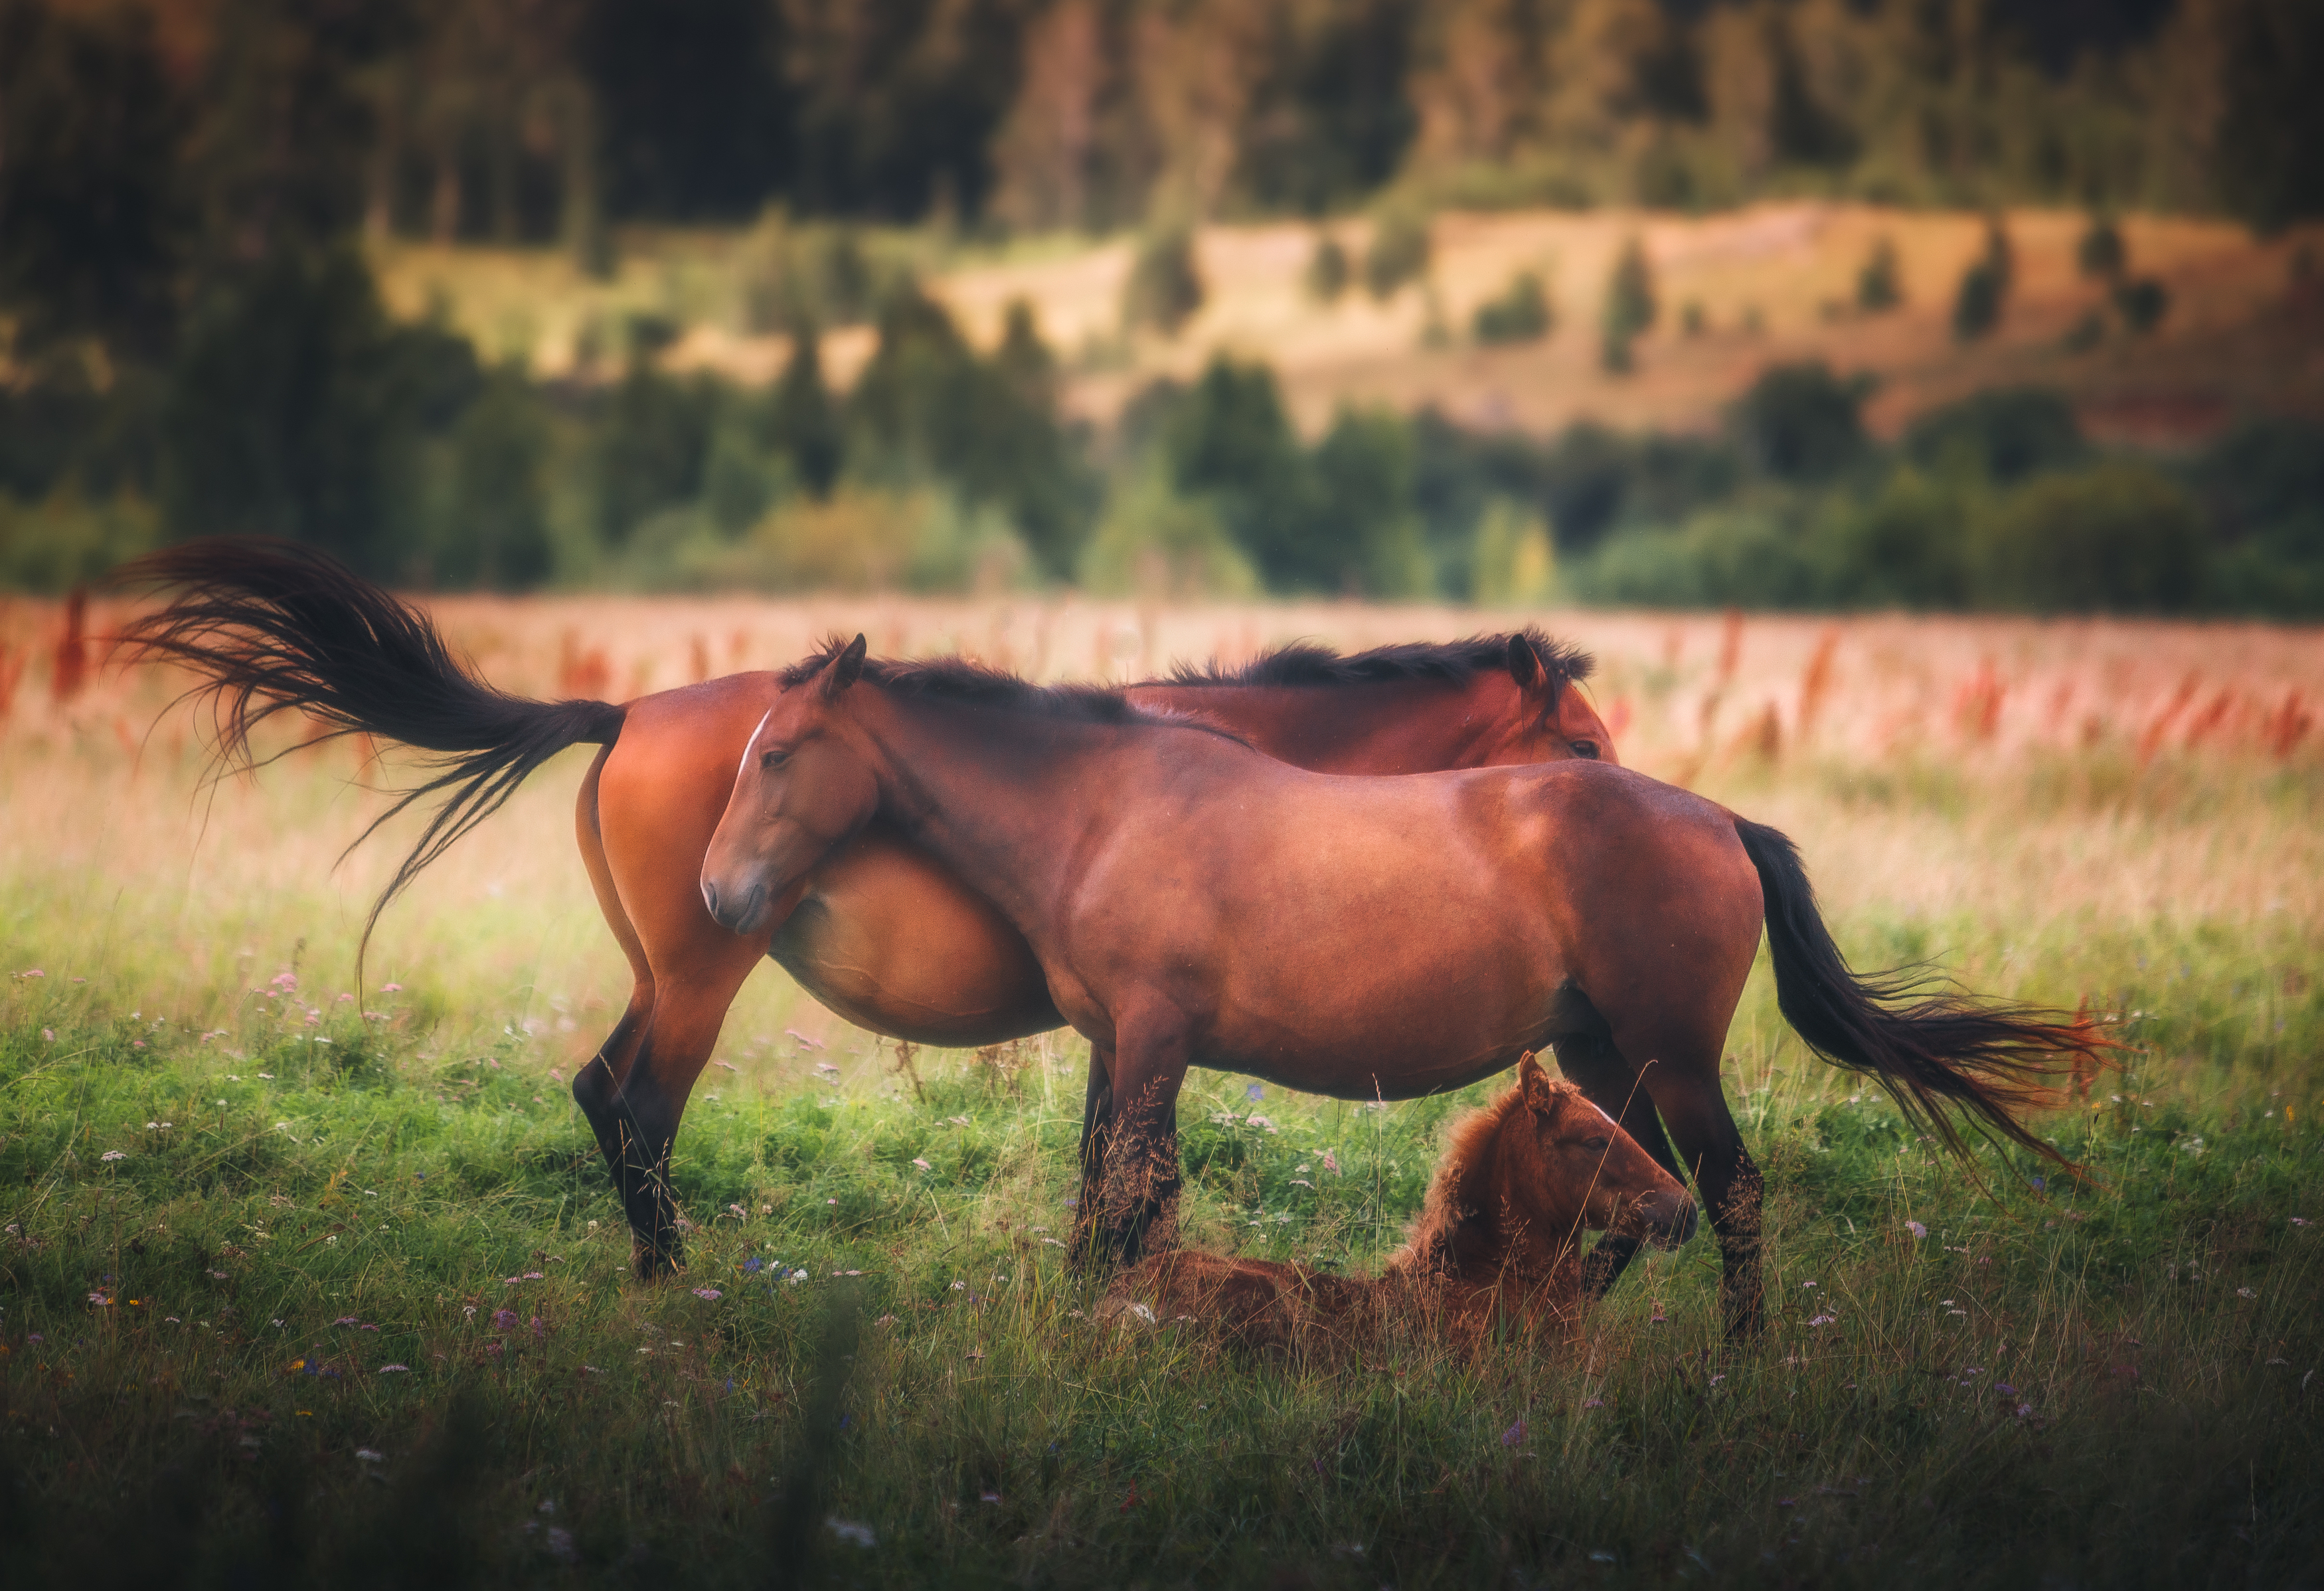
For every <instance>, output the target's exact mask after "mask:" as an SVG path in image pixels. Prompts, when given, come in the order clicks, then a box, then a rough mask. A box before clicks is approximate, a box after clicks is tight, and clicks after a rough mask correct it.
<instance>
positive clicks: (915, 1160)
mask: <svg viewBox="0 0 2324 1591" xmlns="http://www.w3.org/2000/svg"><path fill="white" fill-rule="evenodd" d="M912 1163H913V1164H914V1165H916V1166H918V1167H919V1168H920V1170H923V1171H933V1170H936V1168H935V1167H934V1166H932V1165H930V1164H928V1162H927V1161H924V1160H922V1159H920V1158H919V1156H918V1155H914V1156H913V1157H912Z"/></svg>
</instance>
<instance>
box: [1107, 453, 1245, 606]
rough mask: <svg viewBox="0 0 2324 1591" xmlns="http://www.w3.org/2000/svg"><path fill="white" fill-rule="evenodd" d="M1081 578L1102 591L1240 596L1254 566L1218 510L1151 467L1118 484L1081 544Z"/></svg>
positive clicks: (1172, 596) (1174, 596)
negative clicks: (1183, 492) (1185, 492)
mask: <svg viewBox="0 0 2324 1591" xmlns="http://www.w3.org/2000/svg"><path fill="white" fill-rule="evenodd" d="M1079 573H1080V577H1081V583H1082V585H1083V586H1084V587H1086V588H1087V589H1088V590H1090V591H1092V592H1094V593H1096V594H1097V595H1098V596H1101V597H1165V598H1169V599H1172V600H1184V599H1190V598H1194V597H1255V596H1257V595H1258V593H1259V571H1258V570H1256V569H1253V568H1252V567H1251V564H1250V560H1249V559H1248V558H1245V557H1244V556H1243V554H1242V551H1241V550H1240V548H1238V547H1237V546H1236V545H1235V544H1234V539H1233V538H1232V537H1231V536H1230V535H1228V534H1227V531H1226V527H1225V526H1224V525H1223V524H1222V523H1220V522H1219V516H1218V513H1217V510H1216V509H1215V508H1214V507H1213V505H1212V504H1211V503H1209V502H1208V501H1206V500H1204V499H1203V498H1199V497H1185V496H1182V495H1179V494H1178V493H1176V492H1175V491H1173V490H1172V489H1171V486H1170V483H1169V481H1168V479H1167V477H1166V476H1164V475H1163V474H1162V472H1160V471H1158V470H1148V471H1145V472H1143V473H1141V474H1140V475H1139V476H1137V477H1136V478H1135V479H1133V480H1130V481H1128V482H1125V483H1123V484H1121V485H1120V486H1117V487H1116V488H1115V490H1114V493H1113V496H1112V499H1111V502H1110V503H1109V504H1107V507H1106V512H1105V517H1104V518H1103V519H1102V520H1100V521H1099V522H1098V527H1097V532H1096V533H1095V534H1094V535H1093V536H1092V537H1091V538H1090V541H1089V544H1088V545H1087V546H1086V547H1084V549H1083V550H1082V555H1081V562H1080V569H1079Z"/></svg>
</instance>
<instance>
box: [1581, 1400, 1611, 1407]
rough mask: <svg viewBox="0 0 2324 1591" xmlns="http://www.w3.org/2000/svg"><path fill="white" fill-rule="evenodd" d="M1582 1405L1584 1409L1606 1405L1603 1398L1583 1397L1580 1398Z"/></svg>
mask: <svg viewBox="0 0 2324 1591" xmlns="http://www.w3.org/2000/svg"><path fill="white" fill-rule="evenodd" d="M1605 1406H1606V1400H1605V1399H1603V1398H1584V1399H1582V1407H1583V1408H1584V1409H1603V1408H1604V1407H1605Z"/></svg>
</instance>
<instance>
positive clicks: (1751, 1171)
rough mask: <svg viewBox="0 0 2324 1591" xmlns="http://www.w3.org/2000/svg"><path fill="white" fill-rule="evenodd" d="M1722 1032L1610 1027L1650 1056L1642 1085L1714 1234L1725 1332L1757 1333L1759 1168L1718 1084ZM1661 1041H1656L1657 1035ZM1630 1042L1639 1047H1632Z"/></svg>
mask: <svg viewBox="0 0 2324 1591" xmlns="http://www.w3.org/2000/svg"><path fill="white" fill-rule="evenodd" d="M1720 1028H1721V1031H1720V1032H1718V1033H1716V1034H1713V1035H1710V1036H1708V1037H1705V1036H1703V1035H1694V1036H1691V1037H1690V1036H1683V1035H1681V1034H1675V1033H1665V1034H1662V1035H1650V1034H1646V1033H1639V1034H1636V1035H1632V1034H1628V1033H1625V1032H1624V1031H1623V1030H1621V1029H1620V1028H1617V1029H1616V1031H1615V1042H1616V1043H1617V1044H1618V1046H1619V1047H1620V1048H1621V1050H1622V1051H1623V1052H1624V1053H1625V1054H1638V1055H1647V1056H1652V1057H1653V1058H1654V1059H1652V1061H1651V1062H1648V1063H1644V1064H1642V1066H1641V1068H1640V1080H1641V1083H1642V1084H1643V1087H1644V1091H1645V1092H1646V1095H1647V1096H1649V1097H1650V1098H1651V1099H1652V1100H1653V1102H1654V1107H1655V1110H1656V1111H1657V1112H1659V1113H1660V1114H1661V1115H1662V1119H1663V1122H1664V1123H1665V1125H1667V1126H1668V1128H1669V1129H1670V1136H1671V1138H1672V1139H1673V1140H1674V1142H1676V1144H1677V1147H1678V1154H1679V1159H1680V1160H1681V1161H1682V1162H1683V1164H1684V1165H1685V1167H1686V1169H1687V1170H1689V1171H1691V1172H1692V1173H1693V1176H1694V1186H1695V1189H1696V1191H1697V1192H1698V1193H1700V1194H1701V1198H1702V1207H1703V1208H1704V1209H1705V1210H1707V1211H1709V1212H1710V1215H1711V1231H1712V1232H1713V1233H1714V1234H1716V1235H1717V1236H1718V1239H1719V1261H1720V1286H1719V1296H1720V1311H1721V1314H1722V1315H1723V1316H1724V1318H1725V1321H1726V1327H1727V1335H1728V1336H1729V1337H1750V1336H1755V1335H1757V1332H1758V1330H1759V1327H1760V1321H1761V1309H1762V1299H1761V1294H1760V1281H1759V1235H1760V1223H1759V1207H1760V1201H1761V1191H1762V1190H1761V1186H1760V1179H1759V1168H1758V1166H1757V1164H1755V1163H1754V1162H1753V1161H1752V1159H1751V1152H1750V1151H1749V1150H1748V1149H1746V1148H1745V1147H1744V1146H1743V1134H1742V1133H1740V1132H1738V1130H1737V1129H1736V1126H1735V1118H1734V1116H1733V1115H1730V1114H1729V1112H1728V1109H1727V1096H1726V1095H1725V1094H1724V1093H1722V1092H1721V1091H1720V1086H1719V1053H1720V1040H1721V1039H1723V1038H1724V1037H1725V1033H1724V1031H1723V1030H1724V1023H1723V1022H1722V1023H1721V1024H1720ZM1657 1040H1659V1041H1657ZM1632 1044H1637V1045H1638V1046H1639V1048H1638V1049H1637V1050H1633V1049H1631V1045H1632Z"/></svg>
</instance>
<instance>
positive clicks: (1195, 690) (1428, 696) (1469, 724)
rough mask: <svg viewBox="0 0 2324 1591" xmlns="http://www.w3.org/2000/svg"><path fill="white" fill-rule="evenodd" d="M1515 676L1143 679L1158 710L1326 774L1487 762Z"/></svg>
mask: <svg viewBox="0 0 2324 1591" xmlns="http://www.w3.org/2000/svg"><path fill="white" fill-rule="evenodd" d="M1516 689H1517V688H1516V685H1515V683H1514V682H1513V681H1511V680H1508V678H1507V677H1506V676H1503V675H1494V674H1480V675H1478V676H1476V677H1475V678H1474V679H1472V680H1470V681H1469V682H1468V683H1466V684H1465V685H1449V684H1447V683H1445V682H1444V681H1443V680H1383V681H1379V682H1377V683H1368V684H1360V685H1143V686H1138V687H1135V688H1133V689H1131V691H1130V698H1131V699H1133V700H1135V701H1137V702H1138V703H1139V705H1140V706H1143V707H1148V708H1157V707H1160V708H1177V709H1179V710H1181V711H1187V712H1199V713H1202V714H1203V715H1205V716H1206V717H1211V718H1213V719H1215V720H1216V721H1217V722H1219V723H1222V724H1224V725H1225V726H1228V727H1229V728H1231V729H1232V730H1234V731H1235V732H1236V733H1237V734H1239V735H1243V736H1245V737H1246V738H1248V739H1249V740H1250V742H1251V744H1252V745H1255V746H1257V747H1258V748H1259V750H1260V751H1263V752H1265V753H1266V754H1268V755H1269V756H1271V757H1275V758H1277V759H1278V760H1279V761H1282V762H1286V763H1293V764H1295V765H1296V766H1298V767H1302V768H1309V769H1313V770H1314V771H1315V772H1319V773H1384V772H1428V771H1432V770H1435V769H1440V768H1465V767H1472V766H1475V765H1477V764H1479V763H1480V762H1481V761H1482V760H1483V759H1484V758H1485V757H1486V756H1488V755H1489V754H1490V749H1491V747H1492V746H1494V745H1496V744H1498V743H1499V739H1500V737H1501V735H1502V734H1503V733H1504V732H1505V731H1506V730H1507V728H1508V718H1509V716H1510V712H1511V707H1512V704H1511V700H1510V698H1511V696H1512V693H1513V692H1514V691H1515V690H1516Z"/></svg>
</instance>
